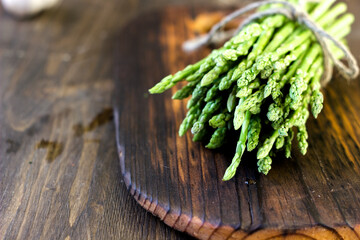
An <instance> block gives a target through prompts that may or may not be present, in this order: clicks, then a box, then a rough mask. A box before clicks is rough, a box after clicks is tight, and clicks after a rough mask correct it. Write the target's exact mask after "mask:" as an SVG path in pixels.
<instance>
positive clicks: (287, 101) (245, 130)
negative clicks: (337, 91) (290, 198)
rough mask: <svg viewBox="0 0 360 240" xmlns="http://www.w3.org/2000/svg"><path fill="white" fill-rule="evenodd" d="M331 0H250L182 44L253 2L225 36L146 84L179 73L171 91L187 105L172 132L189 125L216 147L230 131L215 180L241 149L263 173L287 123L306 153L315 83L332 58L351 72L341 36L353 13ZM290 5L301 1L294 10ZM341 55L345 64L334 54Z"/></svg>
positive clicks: (285, 137)
mask: <svg viewBox="0 0 360 240" xmlns="http://www.w3.org/2000/svg"><path fill="white" fill-rule="evenodd" d="M334 2H335V0H321V1H316V2H300V3H302V4H299V2H298V1H297V0H287V1H266V2H259V3H253V4H250V5H248V6H247V7H245V8H243V9H240V10H238V11H236V12H234V13H232V14H230V15H229V16H227V17H226V18H225V19H223V20H222V21H221V22H220V23H219V24H217V25H215V26H214V27H213V29H212V30H211V31H210V33H209V34H208V35H207V36H205V37H202V38H200V39H197V40H195V41H191V42H188V43H186V44H185V47H186V48H191V49H194V48H198V47H199V46H202V45H204V44H208V43H210V42H211V41H212V39H214V38H215V37H216V34H217V33H218V32H219V30H220V29H221V28H222V26H224V25H225V24H226V23H227V22H228V21H230V20H232V19H233V18H235V17H238V16H240V15H242V14H244V13H246V12H248V11H250V10H252V9H254V8H259V11H258V13H255V14H253V15H251V16H250V17H249V18H248V19H247V20H245V22H244V23H243V24H242V25H241V26H240V27H239V30H238V31H237V33H236V34H235V36H234V37H233V38H231V39H230V40H229V41H227V42H226V43H225V44H224V45H223V47H221V48H219V49H215V50H213V51H212V52H211V53H210V54H209V55H208V56H207V57H206V58H204V59H202V60H200V61H199V62H197V63H195V64H192V65H189V66H187V67H186V68H185V69H183V70H181V71H179V72H177V73H176V74H174V75H169V76H167V77H165V78H164V79H162V80H161V81H160V82H159V83H158V84H156V85H155V86H154V87H153V88H151V89H150V90H149V91H150V93H152V94H154V93H162V92H164V91H166V90H167V89H170V88H172V87H173V86H175V84H176V83H178V82H180V81H182V80H185V81H187V82H188V83H187V85H185V86H184V87H183V88H181V89H180V90H178V91H177V92H176V93H175V94H174V95H173V97H172V98H173V99H185V98H188V97H190V96H191V98H190V99H189V101H188V102H187V108H188V112H187V115H186V117H185V119H184V120H183V122H182V124H181V125H180V129H179V135H180V136H183V135H184V134H185V133H186V132H187V131H188V130H190V129H191V132H192V134H193V135H194V136H193V141H207V142H208V144H207V145H206V147H207V148H210V149H215V148H219V147H221V146H222V145H223V144H224V143H225V142H226V140H227V139H228V138H227V137H228V136H229V135H230V134H231V132H232V131H235V132H238V134H239V140H238V142H237V146H236V150H235V155H234V157H233V159H232V162H231V164H230V166H229V167H228V168H227V170H226V172H225V174H224V177H223V180H229V179H231V178H232V177H233V176H234V175H235V173H236V169H237V167H238V166H239V164H240V161H241V158H242V156H243V154H244V152H245V150H247V151H249V152H251V151H254V150H256V151H257V166H258V171H259V172H261V173H263V174H267V173H268V172H269V170H270V169H271V164H272V158H273V157H274V156H275V154H276V153H277V152H284V153H285V156H286V157H287V158H290V156H291V145H292V141H293V138H294V135H295V134H294V130H293V129H294V127H296V128H297V134H296V137H297V140H298V145H299V149H300V152H301V153H302V154H306V152H307V148H308V142H307V139H308V132H307V129H306V122H307V119H308V118H309V115H310V112H309V109H310V110H311V113H312V115H313V116H314V117H315V118H317V116H318V114H319V113H320V112H321V110H322V108H323V101H324V98H323V94H322V93H321V91H320V89H321V87H322V86H325V85H326V84H327V82H328V81H329V80H330V79H331V75H332V71H331V70H332V67H333V65H335V66H336V67H337V68H338V70H339V72H340V73H341V74H342V75H343V76H344V77H346V78H347V79H352V78H355V77H356V76H357V75H358V72H359V70H358V67H357V63H356V61H355V59H354V57H353V56H352V55H351V53H350V52H349V51H348V50H347V48H346V46H345V45H346V40H345V37H346V36H347V35H348V34H349V33H350V31H351V24H352V23H353V21H354V17H353V15H352V14H349V13H346V10H347V6H346V4H345V3H338V4H336V5H334V6H333V4H334ZM297 9H302V10H301V11H299V10H297ZM343 57H345V59H346V60H347V61H348V63H349V67H346V66H345V65H344V64H342V63H341V62H340V61H339V59H341V58H343Z"/></svg>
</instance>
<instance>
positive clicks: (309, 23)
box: [183, 0, 359, 87]
mask: <svg viewBox="0 0 360 240" xmlns="http://www.w3.org/2000/svg"><path fill="white" fill-rule="evenodd" d="M299 2H300V3H304V2H303V1H299ZM268 4H281V5H283V7H282V8H272V9H268V10H265V11H262V12H256V13H254V14H252V15H250V16H249V17H248V18H246V19H245V20H244V21H243V22H242V24H240V26H239V27H238V29H237V30H236V31H235V33H234V36H235V35H237V34H238V33H239V32H240V31H241V30H242V29H243V28H244V27H245V26H246V25H248V24H249V23H251V22H252V21H254V20H257V19H260V18H263V17H265V16H270V15H274V14H281V15H284V16H285V17H287V18H289V19H291V20H293V21H296V22H298V23H299V24H301V25H304V26H306V27H307V28H308V29H309V30H311V32H312V33H313V34H314V36H315V37H316V39H317V41H318V42H319V44H320V46H321V48H322V51H323V56H324V73H323V75H322V77H321V85H322V86H323V87H324V86H326V85H327V84H328V83H329V82H330V80H331V77H332V73H333V68H332V64H331V61H330V60H332V62H333V63H334V65H335V67H336V68H337V69H338V71H339V73H340V74H341V75H342V76H343V77H344V78H346V79H348V80H350V79H354V78H356V77H357V76H358V75H359V67H358V64H357V61H356V59H355V57H354V56H353V55H352V53H351V52H350V51H349V50H348V48H347V47H346V46H345V45H344V44H342V43H341V42H340V41H338V40H336V39H335V38H334V37H332V36H331V35H330V34H328V33H327V32H326V31H325V30H323V29H322V28H321V27H320V26H318V25H317V24H316V23H315V22H314V21H313V20H311V18H310V16H309V15H308V14H307V12H306V11H305V10H303V9H304V8H302V9H301V10H300V9H298V8H299V6H296V5H294V4H292V3H289V2H285V1H281V0H268V1H260V2H255V3H251V4H249V5H247V6H245V7H244V8H240V9H238V10H236V11H235V12H233V13H231V14H229V15H227V16H226V17H224V18H223V19H222V20H221V21H220V22H219V23H217V24H216V25H214V26H213V27H212V28H211V30H210V32H209V33H208V34H206V35H205V36H202V37H199V38H196V39H193V40H189V41H186V42H185V43H184V45H183V48H184V50H186V51H192V50H195V49H198V48H199V47H201V46H204V45H208V44H210V43H211V42H212V41H213V40H214V39H215V38H216V37H219V35H220V34H223V35H224V33H223V32H221V29H222V28H223V27H224V26H225V25H226V24H227V23H228V22H230V21H231V20H233V19H235V18H237V17H239V16H241V15H244V14H245V13H248V12H250V11H252V10H254V9H257V8H259V7H261V6H264V5H268ZM303 5H304V4H302V7H303ZM300 7H301V6H300ZM225 35H226V34H225ZM326 40H330V41H331V42H333V43H334V44H335V46H336V47H338V48H339V49H340V50H341V51H342V52H343V53H344V57H345V60H346V62H347V63H348V66H346V65H345V64H343V63H342V62H341V61H340V60H338V59H336V58H335V56H334V54H332V53H331V52H330V49H329V44H328V43H327V41H326Z"/></svg>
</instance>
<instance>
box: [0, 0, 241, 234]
mask: <svg viewBox="0 0 360 240" xmlns="http://www.w3.org/2000/svg"><path fill="white" fill-rule="evenodd" d="M105 2H106V4H105ZM191 2H192V1H191V0H187V1H181V0H173V1H165V0H155V1H145V0H140V1H137V0H129V1H126V0H107V1H102V0H64V1H63V3H62V5H61V6H60V7H58V8H57V9H54V10H51V11H48V12H45V13H43V14H41V15H40V16H38V17H36V18H34V19H31V20H26V21H16V20H15V19H14V18H13V17H11V16H10V15H8V14H7V13H5V12H4V10H3V9H2V8H0V133H1V135H0V239H66V240H69V239H188V238H189V237H188V236H187V235H185V234H182V233H179V232H177V231H175V230H172V229H171V228H169V227H167V226H166V225H165V224H163V223H162V222H160V220H158V219H157V218H155V217H154V216H152V215H151V214H150V213H147V212H146V211H145V210H143V209H142V208H141V207H140V206H139V205H138V204H137V203H136V202H135V200H134V199H133V197H132V196H130V194H129V193H128V191H127V190H126V188H125V184H124V182H123V181H122V177H121V174H120V167H119V160H118V156H117V153H116V146H115V130H114V124H113V122H112V118H113V116H112V109H111V107H112V102H111V101H112V97H113V92H114V81H113V76H114V75H113V67H114V57H113V46H114V41H115V38H114V36H115V35H116V33H118V32H119V30H120V29H121V28H122V27H123V26H124V25H125V24H126V23H127V22H128V21H129V20H130V19H131V18H134V17H135V16H137V15H139V14H141V13H142V12H144V11H148V10H150V9H154V8H161V7H163V6H164V5H169V4H179V3H181V4H191ZM201 2H203V3H204V2H207V3H209V2H210V3H212V4H218V3H220V2H221V3H222V4H225V5H232V4H235V3H236V2H237V1H235V0H230V1H229V0H225V1H224V0H212V1H208V0H202V1H197V4H201Z"/></svg>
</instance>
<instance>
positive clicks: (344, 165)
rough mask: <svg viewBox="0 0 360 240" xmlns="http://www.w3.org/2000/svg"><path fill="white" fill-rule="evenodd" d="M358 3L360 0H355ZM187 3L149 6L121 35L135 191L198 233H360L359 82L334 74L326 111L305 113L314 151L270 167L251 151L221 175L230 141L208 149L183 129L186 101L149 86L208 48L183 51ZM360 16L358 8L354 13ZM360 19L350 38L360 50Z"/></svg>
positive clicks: (121, 98)
mask: <svg viewBox="0 0 360 240" xmlns="http://www.w3.org/2000/svg"><path fill="white" fill-rule="evenodd" d="M348 3H349V9H350V11H352V12H354V13H359V12H360V2H358V1H348ZM195 14H196V12H194V11H193V10H191V9H190V8H185V7H172V8H165V9H163V10H161V11H155V12H151V13H149V14H144V15H142V16H141V17H139V18H136V19H135V20H133V21H132V22H131V23H130V24H129V25H127V26H126V27H125V28H124V29H123V30H122V31H121V33H120V34H119V35H118V41H117V48H116V59H117V60H116V64H117V68H116V81H117V82H116V98H115V124H116V134H117V142H118V152H119V157H120V165H121V171H122V175H123V177H124V180H125V183H126V185H127V187H128V188H129V189H130V193H131V194H132V195H133V196H134V198H135V199H136V200H137V201H138V203H139V204H140V205H141V206H143V207H144V208H145V209H146V210H148V211H149V212H151V213H153V214H154V215H156V216H158V217H159V218H160V219H161V220H162V221H164V222H165V223H166V224H167V225H169V226H170V227H173V228H175V229H177V230H179V231H185V232H187V233H188V234H190V235H192V236H195V237H197V238H200V239H285V238H286V239H359V237H360V225H359V224H360V128H359V125H360V101H359V100H360V95H359V90H360V82H359V79H356V80H354V81H352V82H350V83H348V82H347V81H346V80H344V79H343V78H342V77H340V76H338V74H336V73H335V75H334V77H333V80H332V82H331V83H330V84H329V85H328V87H327V88H326V89H325V90H324V95H325V104H324V106H325V107H324V110H323V112H322V113H321V115H320V116H319V117H318V119H317V120H315V119H313V118H311V119H310V120H309V121H308V124H307V126H308V131H309V150H308V153H307V155H306V156H302V155H301V154H300V153H299V151H298V150H297V148H294V149H293V156H292V158H291V159H290V160H289V159H285V158H283V157H281V156H279V157H277V158H276V159H274V163H273V167H272V170H271V171H270V173H269V174H268V175H267V176H264V175H261V174H258V173H257V169H256V161H255V156H254V155H252V154H245V156H244V158H243V161H242V163H241V165H240V167H239V169H238V172H237V174H236V176H235V178H234V179H233V180H231V181H229V182H222V181H221V178H222V175H223V173H224V171H225V169H226V167H227V165H228V164H229V162H230V161H231V156H232V154H233V153H232V152H231V149H230V150H226V152H225V153H224V151H211V150H207V149H205V148H204V145H203V144H200V143H193V142H192V141H191V135H190V134H187V135H186V136H185V137H182V138H181V137H179V136H178V135H177V130H178V127H179V125H180V123H181V121H182V119H183V118H184V116H185V102H183V101H173V100H171V95H172V93H174V92H175V90H174V89H172V90H170V91H168V92H166V93H165V94H162V95H151V96H149V94H148V93H147V90H148V89H149V88H150V87H151V86H153V85H154V84H155V83H157V82H158V81H159V80H160V79H161V78H162V77H164V76H166V75H167V74H169V73H174V72H176V70H178V69H181V68H183V67H185V66H186V65H187V64H190V63H193V62H195V61H196V60H199V59H201V58H202V57H204V56H205V55H206V54H207V53H208V52H209V49H202V50H199V51H197V52H194V53H191V54H189V53H184V52H183V51H182V50H181V44H182V42H183V41H184V40H186V39H189V38H192V37H194V33H192V32H191V31H190V30H189V28H188V26H187V24H186V23H187V22H188V20H190V19H191V18H193V16H194V15H195ZM357 16H359V14H357ZM359 17H360V16H359ZM359 36H360V23H359V22H356V23H355V24H354V25H353V32H352V33H351V35H350V37H349V39H348V40H349V45H350V48H351V50H352V52H353V53H354V55H355V56H356V57H357V58H358V56H359V54H360V47H359V45H358V41H359V40H360V37H359Z"/></svg>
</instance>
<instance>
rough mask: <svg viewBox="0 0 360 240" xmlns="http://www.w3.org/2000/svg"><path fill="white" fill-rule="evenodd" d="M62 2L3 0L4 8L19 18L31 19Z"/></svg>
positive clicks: (49, 0) (56, 0)
mask: <svg viewBox="0 0 360 240" xmlns="http://www.w3.org/2000/svg"><path fill="white" fill-rule="evenodd" d="M60 1H61V0H1V2H2V4H3V7H4V9H5V10H6V11H8V12H9V13H11V14H13V15H15V16H17V17H30V16H33V15H35V14H37V13H39V12H41V11H43V10H46V9H49V8H52V7H54V6H55V5H57V4H58V3H60Z"/></svg>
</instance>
